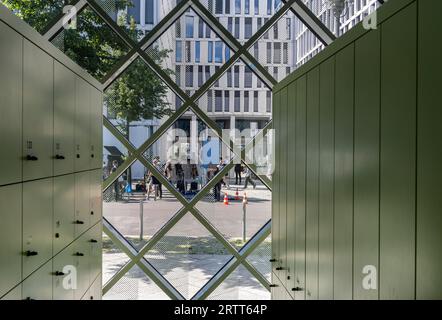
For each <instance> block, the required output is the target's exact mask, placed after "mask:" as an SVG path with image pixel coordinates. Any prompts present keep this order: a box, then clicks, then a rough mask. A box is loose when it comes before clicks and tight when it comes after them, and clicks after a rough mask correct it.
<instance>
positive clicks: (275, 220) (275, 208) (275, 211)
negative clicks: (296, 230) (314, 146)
mask: <svg viewBox="0 0 442 320" xmlns="http://www.w3.org/2000/svg"><path fill="white" fill-rule="evenodd" d="M280 96H281V94H280V93H279V92H278V93H276V94H275V96H274V97H273V121H274V123H275V126H274V127H275V128H276V129H275V142H276V143H275V163H276V165H275V170H274V172H273V176H272V184H273V189H272V191H273V192H272V259H271V262H272V271H273V272H276V270H275V269H276V267H278V260H279V172H280V165H279V163H280V157H279V149H280V146H279V143H278V142H279V141H280V125H279V119H280V117H279V113H280V107H279V101H280Z"/></svg>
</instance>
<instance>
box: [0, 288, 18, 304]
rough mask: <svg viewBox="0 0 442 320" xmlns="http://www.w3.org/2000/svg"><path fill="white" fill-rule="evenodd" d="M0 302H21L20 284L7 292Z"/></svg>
mask: <svg viewBox="0 0 442 320" xmlns="http://www.w3.org/2000/svg"><path fill="white" fill-rule="evenodd" d="M0 300H21V284H19V285H18V286H16V287H15V288H14V289H12V290H11V291H9V292H8V294H6V295H5V296H3V297H1V299H0Z"/></svg>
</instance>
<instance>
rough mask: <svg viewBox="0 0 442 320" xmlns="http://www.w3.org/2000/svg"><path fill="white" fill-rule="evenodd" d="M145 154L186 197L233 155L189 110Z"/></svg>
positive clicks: (191, 195)
mask: <svg viewBox="0 0 442 320" xmlns="http://www.w3.org/2000/svg"><path fill="white" fill-rule="evenodd" d="M144 155H145V157H146V158H147V159H148V160H149V161H150V162H151V163H152V164H153V165H154V166H156V167H157V168H158V170H159V171H160V172H161V174H162V175H163V176H164V177H165V178H166V179H167V180H168V181H169V182H170V184H171V186H173V188H175V190H177V191H178V192H180V193H181V194H182V195H183V196H184V197H185V198H186V199H187V200H191V199H192V198H193V197H194V196H195V195H197V194H198V193H199V192H200V190H201V189H202V188H204V186H205V185H206V184H207V182H208V181H209V180H211V179H212V178H213V177H214V176H215V175H216V174H217V173H218V171H219V170H221V169H222V167H223V166H224V165H226V164H228V163H229V161H230V160H231V158H232V157H233V153H232V151H231V150H230V148H229V147H228V146H227V145H226V144H224V142H222V140H221V139H220V138H219V137H218V136H217V135H216V133H215V132H214V131H213V130H212V129H210V128H209V127H208V126H207V125H206V124H205V123H204V122H203V121H202V120H200V119H199V118H198V117H197V116H196V115H195V113H193V112H192V111H187V112H185V113H184V114H183V115H182V116H181V117H180V118H179V119H178V120H177V121H176V122H175V123H174V124H173V125H172V126H171V127H170V128H169V129H168V130H167V131H166V132H165V133H164V134H163V135H162V136H161V137H160V138H159V139H158V140H157V141H156V142H155V143H154V144H153V145H151V146H150V147H149V148H148V149H147V150H146V152H145V153H144Z"/></svg>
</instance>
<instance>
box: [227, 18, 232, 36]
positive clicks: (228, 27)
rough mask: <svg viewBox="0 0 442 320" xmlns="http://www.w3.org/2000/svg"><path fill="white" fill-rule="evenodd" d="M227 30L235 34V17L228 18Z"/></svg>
mask: <svg viewBox="0 0 442 320" xmlns="http://www.w3.org/2000/svg"><path fill="white" fill-rule="evenodd" d="M227 30H228V31H229V32H230V33H232V34H233V18H231V17H229V18H227Z"/></svg>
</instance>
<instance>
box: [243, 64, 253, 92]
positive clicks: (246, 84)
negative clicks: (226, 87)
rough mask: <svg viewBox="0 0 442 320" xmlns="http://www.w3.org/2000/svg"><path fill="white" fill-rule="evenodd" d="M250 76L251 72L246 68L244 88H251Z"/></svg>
mask: <svg viewBox="0 0 442 320" xmlns="http://www.w3.org/2000/svg"><path fill="white" fill-rule="evenodd" d="M252 76H253V73H252V70H251V69H250V68H249V67H248V66H246V67H245V70H244V88H251V87H252V78H253V77H252Z"/></svg>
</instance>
